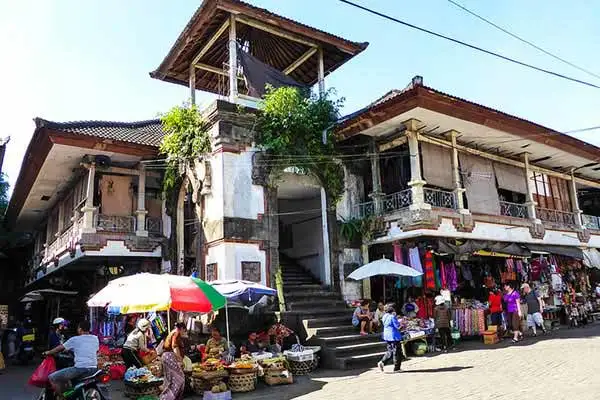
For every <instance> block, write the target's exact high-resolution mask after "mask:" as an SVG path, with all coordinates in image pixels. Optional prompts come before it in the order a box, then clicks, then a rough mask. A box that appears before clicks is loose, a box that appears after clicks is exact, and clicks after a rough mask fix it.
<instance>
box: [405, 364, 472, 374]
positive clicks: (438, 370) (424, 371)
mask: <svg viewBox="0 0 600 400" xmlns="http://www.w3.org/2000/svg"><path fill="white" fill-rule="evenodd" d="M471 368H473V366H471V365H469V366H467V367H444V368H431V369H407V370H402V374H413V373H432V372H458V371H462V370H463V369H471Z"/></svg>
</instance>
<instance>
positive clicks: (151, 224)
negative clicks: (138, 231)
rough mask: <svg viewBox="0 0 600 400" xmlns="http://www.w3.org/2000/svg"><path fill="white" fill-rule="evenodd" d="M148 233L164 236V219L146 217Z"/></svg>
mask: <svg viewBox="0 0 600 400" xmlns="http://www.w3.org/2000/svg"><path fill="white" fill-rule="evenodd" d="M146 231H147V232H149V233H155V234H159V235H160V234H162V218H157V217H146Z"/></svg>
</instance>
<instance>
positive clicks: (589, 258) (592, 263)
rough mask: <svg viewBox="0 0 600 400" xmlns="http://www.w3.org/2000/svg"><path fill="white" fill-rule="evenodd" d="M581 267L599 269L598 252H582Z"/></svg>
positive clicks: (599, 258)
mask: <svg viewBox="0 0 600 400" xmlns="http://www.w3.org/2000/svg"><path fill="white" fill-rule="evenodd" d="M583 265H585V266H586V267H588V268H598V269H600V251H598V250H596V249H585V250H583Z"/></svg>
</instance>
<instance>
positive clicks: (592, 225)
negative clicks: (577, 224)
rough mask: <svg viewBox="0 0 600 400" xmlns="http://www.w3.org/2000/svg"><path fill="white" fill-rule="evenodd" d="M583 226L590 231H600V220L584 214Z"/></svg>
mask: <svg viewBox="0 0 600 400" xmlns="http://www.w3.org/2000/svg"><path fill="white" fill-rule="evenodd" d="M581 219H582V220H583V225H584V226H585V227H586V228H588V229H595V230H600V218H599V217H596V216H595V215H587V214H582V215H581Z"/></svg>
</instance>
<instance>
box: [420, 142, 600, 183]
mask: <svg viewBox="0 0 600 400" xmlns="http://www.w3.org/2000/svg"><path fill="white" fill-rule="evenodd" d="M419 140H420V141H422V142H427V143H431V144H434V145H437V146H441V147H446V148H449V149H451V148H452V143H451V142H448V141H446V140H443V139H439V138H431V137H429V136H426V135H420V137H419ZM456 149H457V150H458V151H461V152H463V153H468V154H473V155H476V156H479V157H483V158H487V159H489V160H492V161H497V162H501V163H504V164H508V165H512V166H514V167H518V168H523V169H525V163H523V162H521V161H515V160H511V159H508V158H504V157H500V156H496V155H494V154H489V153H486V152H484V151H481V150H476V149H472V148H470V147H466V146H462V145H460V144H457V145H456ZM529 168H530V169H531V170H532V171H535V172H539V173H541V174H545V175H548V176H554V177H557V178H561V179H565V180H567V181H569V180H571V175H570V174H563V173H561V172H556V171H553V170H551V169H546V168H542V167H538V166H535V165H531V164H530V165H529ZM575 181H576V182H577V183H580V184H582V185H585V186H589V187H594V188H600V182H596V181H590V180H588V179H584V178H575Z"/></svg>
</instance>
